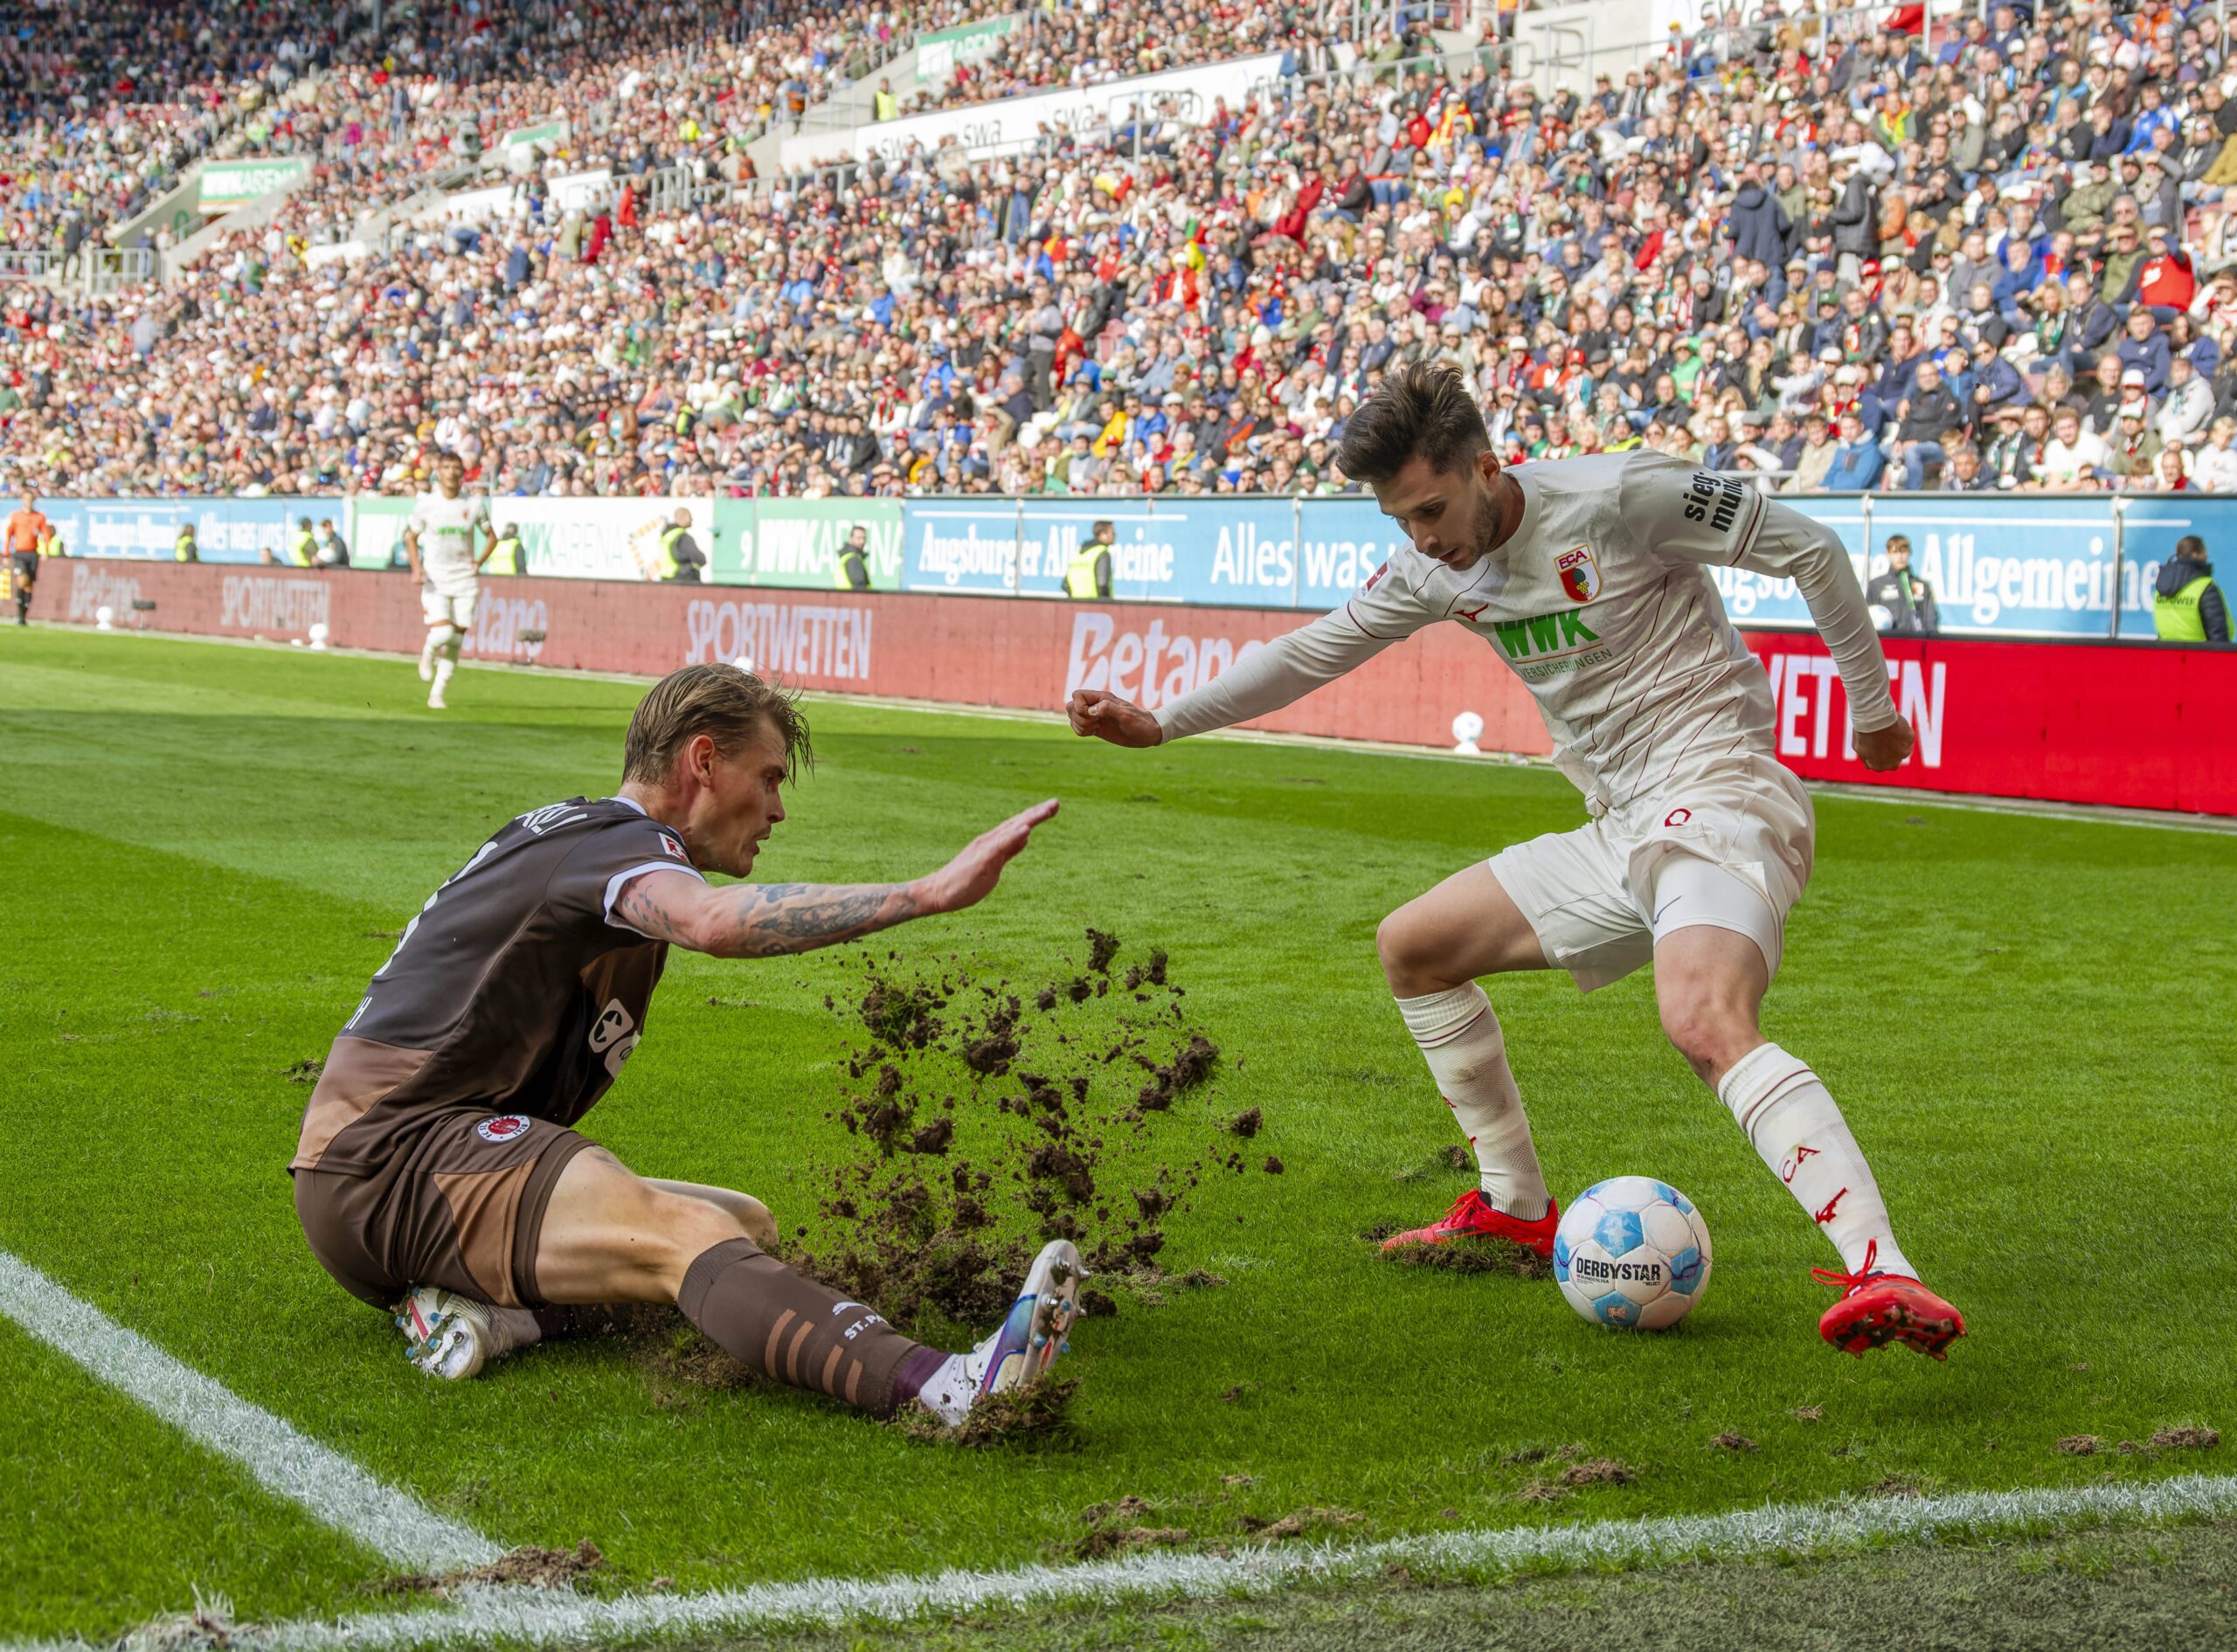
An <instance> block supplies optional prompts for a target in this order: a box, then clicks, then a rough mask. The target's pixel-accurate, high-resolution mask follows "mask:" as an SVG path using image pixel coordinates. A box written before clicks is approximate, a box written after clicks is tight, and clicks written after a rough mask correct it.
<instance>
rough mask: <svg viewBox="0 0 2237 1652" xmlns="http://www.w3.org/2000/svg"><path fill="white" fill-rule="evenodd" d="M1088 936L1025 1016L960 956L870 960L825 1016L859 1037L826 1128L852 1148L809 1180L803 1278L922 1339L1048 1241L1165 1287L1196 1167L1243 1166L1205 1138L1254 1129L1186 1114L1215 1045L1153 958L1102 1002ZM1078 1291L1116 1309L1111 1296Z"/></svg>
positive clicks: (1017, 998)
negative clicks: (834, 1016)
mask: <svg viewBox="0 0 2237 1652" xmlns="http://www.w3.org/2000/svg"><path fill="white" fill-rule="evenodd" d="M1086 940H1087V949H1088V950H1087V956H1086V964H1087V968H1086V971H1085V972H1084V973H1081V972H1075V971H1077V964H1075V963H1073V962H1072V961H1071V960H1065V961H1064V963H1063V967H1062V968H1061V969H1060V970H1059V971H1057V972H1056V978H1054V979H1050V980H1049V981H1048V982H1047V984H1046V985H1042V986H1041V987H1039V988H1038V989H1036V990H1034V991H1033V992H1032V996H1031V1002H1032V1004H1033V1005H1034V1006H1035V1009H1037V1010H1039V1011H1040V1012H1042V1013H1041V1014H1040V1015H1038V1016H1035V1017H1032V1018H1028V1016H1027V1015H1026V1013H1025V995H1024V993H1023V992H1014V991H1012V990H1011V986H1010V983H1009V982H1008V981H1007V980H1004V981H1001V982H998V983H996V984H994V985H982V984H980V982H978V981H975V980H973V978H972V976H971V973H970V971H968V970H966V969H965V968H964V967H962V966H961V965H960V964H958V963H957V962H956V961H955V960H952V959H951V960H950V961H949V964H948V966H947V967H946V968H945V970H943V971H938V973H936V974H935V975H932V976H930V977H918V976H912V975H911V974H910V973H908V972H907V965H906V964H905V963H904V960H902V959H901V958H899V957H897V955H894V954H890V953H889V954H887V955H886V957H884V958H883V959H880V958H876V957H871V958H869V959H867V960H866V962H865V966H864V973H863V983H862V990H861V992H860V993H859V994H858V995H857V996H856V997H855V1002H854V1003H853V1004H851V1005H849V1004H847V1003H845V1002H844V1001H843V998H842V999H841V1001H836V1002H835V1003H834V1005H833V1008H834V1010H835V1013H838V1014H840V1015H841V1016H844V1017H846V1018H847V1019H848V1020H850V1021H858V1023H859V1025H860V1026H862V1028H864V1029H866V1030H867V1031H868V1032H869V1035H870V1040H871V1041H870V1042H869V1045H867V1046H866V1047H861V1048H857V1049H855V1050H852V1051H850V1052H849V1054H848V1059H847V1061H845V1062H844V1063H843V1064H842V1065H841V1068H840V1069H839V1071H840V1073H841V1075H842V1082H843V1085H844V1090H845V1093H844V1094H843V1096H841V1099H840V1101H839V1103H838V1105H837V1106H836V1107H835V1109H833V1111H832V1113H831V1114H829V1115H828V1116H832V1117H835V1118H836V1119H838V1120H839V1121H840V1122H841V1123H842V1124H843V1125H844V1126H845V1127H846V1129H847V1130H848V1143H849V1151H848V1154H847V1156H846V1157H845V1158H843V1159H842V1160H841V1161H840V1162H838V1163H836V1164H834V1165H829V1166H828V1167H826V1168H824V1169H823V1170H821V1172H819V1174H820V1179H821V1182H822V1186H823V1191H822V1193H821V1199H820V1205H821V1217H822V1220H821V1224H820V1231H819V1232H817V1233H816V1234H814V1236H813V1237H812V1238H811V1237H808V1236H807V1231H806V1230H803V1241H804V1242H803V1244H802V1246H801V1247H800V1254H799V1255H796V1256H795V1257H793V1261H796V1262H797V1264H798V1265H799V1266H800V1268H802V1270H803V1271H805V1272H807V1273H808V1274H809V1275H812V1276H813V1277H814V1278H817V1279H820V1280H821V1281H822V1282H824V1283H826V1284H828V1285H830V1286H832V1287H834V1288H835V1289H840V1290H843V1291H845V1292H847V1294H848V1295H849V1296H856V1297H860V1298H861V1299H862V1300H864V1301H867V1302H873V1303H877V1304H878V1309H879V1311H880V1312H881V1313H883V1315H884V1316H885V1317H886V1318H887V1319H888V1320H889V1321H890V1323H891V1324H893V1325H895V1326H896V1327H897V1329H899V1330H901V1331H904V1332H907V1333H909V1334H911V1335H914V1336H918V1337H920V1338H922V1339H927V1340H934V1339H938V1338H939V1337H944V1336H945V1335H946V1334H947V1333H949V1332H951V1331H958V1330H972V1331H975V1330H976V1329H982V1328H983V1327H984V1325H985V1324H986V1323H987V1321H989V1320H990V1319H992V1318H994V1317H996V1316H999V1315H1000V1314H1001V1312H1002V1311H1003V1310H1005V1309H1007V1308H1008V1305H1009V1303H1010V1302H1011V1300H1012V1299H1013V1298H1014V1297H1015V1295H1016V1292H1017V1289H1018V1287H1019V1286H1020V1284H1021V1283H1022V1281H1023V1279H1024V1276H1025V1272H1026V1268H1027V1267H1028V1265H1029V1264H1030V1262H1031V1261H1032V1259H1033V1255H1034V1253H1035V1251H1036V1250H1037V1249H1038V1248H1040V1246H1041V1245H1042V1243H1043V1242H1044V1241H1048V1240H1050V1239H1068V1240H1070V1241H1072V1242H1073V1243H1074V1244H1075V1245H1077V1246H1078V1247H1079V1249H1080V1255H1081V1258H1082V1260H1083V1261H1084V1262H1085V1264H1086V1266H1087V1268H1088V1269H1089V1270H1090V1272H1091V1273H1092V1274H1094V1275H1101V1276H1102V1279H1103V1281H1104V1282H1105V1283H1111V1282H1114V1281H1115V1282H1117V1283H1118V1284H1119V1285H1121V1286H1131V1287H1132V1288H1133V1289H1134V1294H1135V1296H1136V1299H1137V1300H1138V1301H1146V1302H1150V1303H1154V1302H1155V1301H1158V1300H1160V1298H1159V1297H1158V1296H1156V1294H1155V1293H1154V1292H1153V1291H1150V1290H1148V1289H1146V1287H1147V1286H1149V1285H1153V1284H1159V1283H1166V1282H1169V1276H1168V1275H1166V1274H1165V1272H1164V1271H1163V1268H1162V1267H1161V1265H1160V1262H1159V1261H1158V1260H1157V1259H1158V1258H1159V1257H1160V1255H1161V1254H1162V1253H1163V1252H1164V1251H1165V1249H1166V1247H1167V1238H1168V1235H1167V1223H1168V1221H1169V1220H1170V1219H1171V1218H1172V1217H1173V1216H1174V1213H1176V1212H1178V1211H1179V1210H1181V1208H1182V1207H1183V1206H1185V1205H1186V1204H1187V1202H1188V1199H1189V1197H1190V1195H1191V1193H1192V1192H1194V1190H1195V1187H1196V1186H1197V1185H1198V1182H1199V1180H1200V1179H1201V1177H1202V1174H1203V1172H1204V1171H1205V1169H1206V1168H1207V1165H1209V1166H1210V1167H1211V1168H1214V1169H1220V1168H1235V1169H1239V1168H1241V1164H1240V1160H1239V1159H1236V1158H1235V1156H1234V1155H1233V1154H1232V1153H1231V1152H1230V1151H1229V1150H1227V1149H1223V1148H1217V1147H1214V1146H1213V1145H1212V1144H1213V1143H1215V1142H1217V1141H1220V1140H1222V1139H1229V1140H1231V1139H1232V1138H1233V1137H1237V1136H1239V1137H1245V1138H1248V1137H1251V1136H1255V1135H1256V1134H1257V1131H1258V1130H1259V1129H1260V1128H1261V1126H1262V1120H1261V1116H1260V1114H1259V1112H1258V1110H1257V1109H1255V1108H1254V1109H1250V1111H1249V1112H1248V1113H1247V1114H1243V1115H1240V1116H1235V1117H1229V1118H1225V1119H1222V1118H1220V1117H1218V1116H1215V1115H1214V1114H1212V1113H1211V1112H1209V1110H1208V1109H1203V1108H1202V1107H1200V1106H1198V1105H1197V1104H1196V1103H1197V1102H1198V1099H1199V1098H1200V1097H1203V1096H1211V1095H1213V1094H1215V1090H1216V1085H1215V1082H1214V1079H1215V1074H1216V1072H1217V1071H1218V1068H1219V1062H1220V1050H1219V1047H1218V1046H1217V1045H1216V1044H1215V1043H1214V1042H1213V1041H1212V1040H1210V1039H1209V1038H1208V1037H1207V1036H1205V1034H1204V1033H1203V1032H1202V1031H1201V1030H1200V1029H1198V1028H1195V1027H1193V1026H1187V1025H1186V1024H1185V1020H1183V1018H1182V1017H1181V1009H1180V1003H1181V999H1182V997H1183V996H1184V993H1183V991H1182V989H1181V988H1180V987H1179V986H1176V985H1173V984H1172V982H1171V980H1170V978H1169V971H1170V961H1169V959H1168V958H1167V955H1166V953H1165V952H1164V951H1163V950H1152V951H1150V952H1148V953H1147V954H1146V956H1144V957H1143V958H1142V959H1141V961H1139V962H1138V963H1133V964H1129V965H1127V966H1125V981H1126V982H1127V983H1128V985H1130V986H1132V987H1133V988H1135V989H1136V992H1135V996H1134V997H1133V998H1128V997H1126V996H1125V994H1123V993H1122V994H1113V993H1112V992H1111V991H1110V987H1111V985H1112V969H1113V967H1114V965H1117V964H1119V960H1120V955H1121V953H1122V952H1123V950H1124V946H1123V944H1122V943H1121V942H1120V941H1119V938H1118V937H1116V936H1114V935H1112V934H1110V933H1108V932H1107V931H1105V930H1094V929H1091V930H1088V931H1087V935H1086ZM1144 986H1149V987H1153V988H1155V989H1157V990H1156V991H1155V992H1146V991H1141V990H1140V989H1141V988H1143V987H1144ZM1176 1021H1182V1025H1181V1026H1175V1022H1176ZM1140 1075H1147V1079H1146V1082H1143V1081H1142V1079H1141V1077H1140ZM1245 1121H1247V1122H1245ZM1230 1161H1232V1162H1230ZM1277 1165H1278V1160H1274V1159H1272V1158H1269V1159H1268V1161H1267V1165H1266V1168H1267V1170H1268V1171H1269V1172H1272V1173H1275V1174H1278V1173H1279V1172H1278V1169H1277ZM1205 1278H1206V1279H1207V1280H1209V1279H1210V1278H1211V1276H1210V1275H1205ZM1087 1298H1091V1299H1092V1306H1091V1309H1090V1310H1089V1311H1091V1312H1095V1313H1111V1312H1115V1311H1116V1310H1117V1304H1116V1303H1115V1302H1114V1301H1113V1300H1112V1296H1110V1294H1109V1293H1108V1292H1107V1291H1090V1292H1087V1293H1084V1300H1085V1299H1087Z"/></svg>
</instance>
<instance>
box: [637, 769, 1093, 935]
mask: <svg viewBox="0 0 2237 1652" xmlns="http://www.w3.org/2000/svg"><path fill="white" fill-rule="evenodd" d="M1055 813H1056V799H1055V798H1050V799H1049V801H1048V802H1046V803H1039V804H1035V805H1034V806H1033V807H1032V808H1030V809H1028V810H1026V811H1025V812H1023V813H1022V814H1015V815H1012V816H1011V817H1010V818H1009V819H1007V820H1005V821H1003V822H1002V823H1001V825H1000V826H996V827H994V830H992V831H991V832H985V833H980V835H979V836H978V837H976V838H974V839H973V840H971V842H970V843H969V844H967V845H966V847H965V848H964V850H963V852H962V853H961V854H959V855H957V856H956V857H955V859H954V860H952V861H949V862H948V863H947V864H946V865H945V866H944V867H941V868H940V869H939V870H938V871H937V872H933V873H929V874H926V875H925V876H924V877H921V878H915V879H912V880H911V881H909V882H907V883H732V884H726V885H724V887H723V888H714V887H713V886H712V885H710V884H708V883H705V882H703V881H701V880H700V879H699V878H697V877H696V876H695V875H693V874H690V873H689V872H648V873H645V874H642V875H641V876H638V877H635V878H633V879H631V880H630V881H628V882H627V884H625V885H624V886H623V887H622V889H621V892H620V895H618V896H616V897H615V899H614V902H613V922H614V923H618V924H620V925H622V926H623V927H625V928H627V929H632V930H636V931H637V932H638V933H639V934H640V935H643V936H647V937H650V938H651V939H653V940H655V941H667V942H670V943H672V944H675V945H676V946H681V947H688V948H689V949H690V950H692V951H694V952H705V953H708V954H710V956H712V957H730V958H758V957H776V956H778V955H779V954H780V953H785V952H811V951H814V950H815V949H816V948H818V947H821V946H836V945H838V944H840V943H841V942H842V941H853V940H857V939H859V938H860V937H862V936H865V935H873V934H876V932H877V931H878V930H886V929H891V928H892V927H893V926H894V925H895V924H897V923H906V922H908V921H909V920H910V919H911V918H918V917H927V916H931V915H932V914H933V913H936V912H960V911H961V910H963V909H965V908H966V907H969V906H975V905H977V904H978V903H979V902H980V901H982V900H984V899H985V898H986V897H987V895H990V894H992V893H993V892H994V885H995V884H996V883H997V882H999V881H1001V875H1002V868H1003V867H1006V866H1008V864H1009V863H1010V861H1012V860H1014V859H1015V858H1016V856H1017V854H1018V852H1019V851H1020V850H1022V849H1023V848H1024V847H1025V844H1026V840H1027V839H1028V837H1030V836H1031V835H1032V833H1033V828H1034V827H1035V826H1039V825H1040V824H1041V823H1042V821H1044V820H1046V819H1049V817H1050V816H1052V815H1054V814H1055Z"/></svg>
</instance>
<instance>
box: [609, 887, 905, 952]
mask: <svg viewBox="0 0 2237 1652" xmlns="http://www.w3.org/2000/svg"><path fill="white" fill-rule="evenodd" d="M935 909H936V908H935V907H934V906H933V904H932V902H930V901H929V900H927V899H926V898H925V892H924V890H923V888H921V887H920V886H919V885H918V884H914V883H734V884H731V885H730V886H728V887H727V888H719V889H717V888H710V887H709V886H708V885H706V884H703V883H701V882H699V881H697V880H696V879H689V878H685V877H682V876H675V877H669V876H666V875H663V874H658V873H655V874H653V875H651V876H649V877H642V878H638V879H635V880H634V881H632V882H630V883H629V884H627V885H626V886H625V887H624V888H623V889H622V891H621V894H620V898H619V899H617V900H616V901H615V902H614V903H613V916H614V918H615V920H616V921H617V922H619V923H625V924H627V926H628V927H629V928H631V929H633V930H636V931H637V932H638V933H639V934H640V935H648V936H650V937H652V938H653V939H654V940H655V941H669V942H673V943H674V944H675V945H677V946H684V947H689V948H690V949H691V950H693V951H695V952H707V953H711V954H713V955H714V956H715V957H730V958H762V957H775V956H777V955H778V954H779V953H783V952H808V951H813V950H814V949H815V948H817V947H819V946H835V945H837V944H839V943H840V942H841V941H851V940H854V939H855V937H858V936H864V935H871V934H875V933H876V931H878V930H883V929H888V928H890V927H891V926H892V925H894V924H896V923H906V922H907V921H908V920H909V919H911V918H913V917H918V916H923V915H924V914H925V913H927V912H931V911H933V910H935Z"/></svg>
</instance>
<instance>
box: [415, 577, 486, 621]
mask: <svg viewBox="0 0 2237 1652" xmlns="http://www.w3.org/2000/svg"><path fill="white" fill-rule="evenodd" d="M480 598H481V586H480V585H478V584H477V585H468V586H467V588H466V589H465V590H464V591H438V590H436V589H435V588H434V587H433V585H422V586H420V587H419V612H421V613H423V614H425V615H426V616H427V623H428V624H429V625H431V626H457V627H458V628H459V629H460V630H461V631H470V630H472V629H473V627H474V603H475V602H476V601H478V600H479V599H480Z"/></svg>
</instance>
